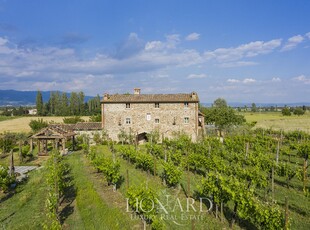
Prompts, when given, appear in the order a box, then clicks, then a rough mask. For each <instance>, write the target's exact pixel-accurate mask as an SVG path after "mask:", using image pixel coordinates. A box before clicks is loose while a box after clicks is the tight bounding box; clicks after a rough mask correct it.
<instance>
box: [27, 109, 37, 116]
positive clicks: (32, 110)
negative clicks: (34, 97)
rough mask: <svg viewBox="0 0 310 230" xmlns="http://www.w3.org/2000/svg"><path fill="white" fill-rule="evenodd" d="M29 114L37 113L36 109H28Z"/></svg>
mask: <svg viewBox="0 0 310 230" xmlns="http://www.w3.org/2000/svg"><path fill="white" fill-rule="evenodd" d="M28 112H29V115H37V109H29V110H28Z"/></svg>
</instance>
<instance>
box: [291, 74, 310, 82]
mask: <svg viewBox="0 0 310 230" xmlns="http://www.w3.org/2000/svg"><path fill="white" fill-rule="evenodd" d="M293 80H295V81H299V82H302V83H305V84H310V78H309V77H306V76H305V75H299V76H298V77H294V78H293Z"/></svg>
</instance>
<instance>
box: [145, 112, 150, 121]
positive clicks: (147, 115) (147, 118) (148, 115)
mask: <svg viewBox="0 0 310 230" xmlns="http://www.w3.org/2000/svg"><path fill="white" fill-rule="evenodd" d="M146 120H147V121H150V120H151V114H150V113H147V114H146Z"/></svg>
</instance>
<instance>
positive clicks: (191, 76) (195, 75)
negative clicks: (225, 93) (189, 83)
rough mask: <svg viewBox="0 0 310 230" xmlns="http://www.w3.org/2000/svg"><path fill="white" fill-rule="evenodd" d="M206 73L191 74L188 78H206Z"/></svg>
mask: <svg viewBox="0 0 310 230" xmlns="http://www.w3.org/2000/svg"><path fill="white" fill-rule="evenodd" d="M206 77H207V75H206V74H190V75H188V76H187V79H197V78H206Z"/></svg>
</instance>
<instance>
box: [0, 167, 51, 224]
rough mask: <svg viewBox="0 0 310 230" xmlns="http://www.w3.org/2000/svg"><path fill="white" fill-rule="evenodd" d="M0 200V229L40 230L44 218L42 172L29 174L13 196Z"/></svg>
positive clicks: (43, 181) (44, 197)
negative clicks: (27, 178)
mask: <svg viewBox="0 0 310 230" xmlns="http://www.w3.org/2000/svg"><path fill="white" fill-rule="evenodd" d="M1 198H2V199H0V229H42V224H43V223H44V220H45V218H46V216H45V199H46V183H45V178H44V170H40V169H39V170H37V171H33V172H31V173H30V174H29V180H28V181H26V182H25V183H24V184H21V185H19V186H18V187H17V189H16V191H15V193H14V194H13V196H11V197H10V196H9V197H1ZM6 198H7V199H6Z"/></svg>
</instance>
